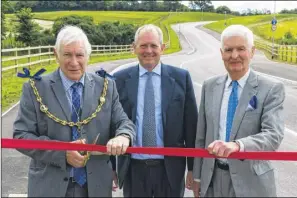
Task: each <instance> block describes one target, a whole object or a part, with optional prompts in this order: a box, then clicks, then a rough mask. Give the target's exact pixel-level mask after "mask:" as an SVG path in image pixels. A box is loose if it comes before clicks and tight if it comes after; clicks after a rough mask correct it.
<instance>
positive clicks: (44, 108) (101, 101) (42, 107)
mask: <svg viewBox="0 0 297 198" xmlns="http://www.w3.org/2000/svg"><path fill="white" fill-rule="evenodd" d="M29 82H30V85H31V87H32V89H33V92H34V94H35V96H36V100H37V101H38V102H39V103H40V111H41V112H43V113H45V114H46V115H47V116H48V117H49V118H51V119H52V120H54V121H55V122H57V123H59V124H61V125H64V126H66V125H68V126H70V127H73V126H77V128H78V129H80V127H81V126H82V125H86V124H88V123H89V122H90V121H91V120H92V119H94V118H95V117H96V116H97V113H99V112H100V110H101V108H102V106H103V104H104V103H105V97H106V93H107V86H108V80H107V79H106V78H105V79H104V85H103V90H102V93H101V96H100V98H99V105H98V106H97V108H96V110H95V111H94V112H93V113H92V114H91V115H90V116H89V117H88V118H86V119H84V120H82V121H78V122H67V121H66V120H62V119H60V118H58V117H56V116H55V115H54V114H52V113H51V112H50V111H49V110H48V107H47V106H46V105H45V104H44V103H43V102H42V98H41V97H40V95H39V92H38V90H37V88H36V86H35V81H34V80H33V79H30V80H29Z"/></svg>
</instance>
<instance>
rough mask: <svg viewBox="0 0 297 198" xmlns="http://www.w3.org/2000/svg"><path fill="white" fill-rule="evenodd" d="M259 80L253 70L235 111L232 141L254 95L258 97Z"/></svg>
mask: <svg viewBox="0 0 297 198" xmlns="http://www.w3.org/2000/svg"><path fill="white" fill-rule="evenodd" d="M257 87H258V78H257V75H256V74H255V72H254V71H252V70H251V72H250V75H249V77H248V79H247V82H246V84H245V86H244V88H243V90H242V93H241V97H240V99H239V101H238V106H237V108H236V111H235V115H234V120H233V125H232V131H231V136H230V141H232V140H234V138H235V136H236V134H237V132H238V129H239V126H240V124H241V122H242V119H243V116H244V114H245V112H246V108H247V106H248V103H249V101H250V99H251V98H252V96H253V95H256V94H257V92H258V90H257Z"/></svg>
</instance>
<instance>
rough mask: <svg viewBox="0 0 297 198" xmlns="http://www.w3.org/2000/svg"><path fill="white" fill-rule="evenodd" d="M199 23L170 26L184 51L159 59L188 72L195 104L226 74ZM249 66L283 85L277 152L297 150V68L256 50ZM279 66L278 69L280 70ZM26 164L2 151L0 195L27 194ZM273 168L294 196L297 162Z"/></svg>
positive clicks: (5, 133)
mask: <svg viewBox="0 0 297 198" xmlns="http://www.w3.org/2000/svg"><path fill="white" fill-rule="evenodd" d="M201 24H202V23H198V22H197V23H185V24H181V25H175V26H173V28H174V29H175V30H176V32H178V35H179V38H180V41H181V45H182V47H183V50H182V51H180V52H178V53H175V54H172V55H166V56H163V57H162V58H161V59H162V61H163V62H164V63H166V64H172V65H175V66H177V67H181V68H184V69H187V70H188V71H189V72H190V74H191V77H192V80H193V84H194V89H195V95H196V98H197V104H199V102H200V92H201V84H202V83H203V81H204V80H205V79H207V78H209V77H212V76H214V75H219V74H224V73H225V69H224V65H223V63H222V61H221V55H220V52H219V48H220V43H219V41H218V39H217V38H218V37H217V36H218V35H215V34H214V33H212V32H208V33H206V32H204V31H203V30H201V28H200V27H197V26H199V25H201ZM209 33H210V34H209ZM134 61H136V59H129V60H120V61H112V62H109V63H101V64H96V65H95V66H93V67H89V70H90V71H94V70H97V69H99V68H101V67H103V68H105V69H106V70H108V71H109V72H110V71H112V70H113V69H115V68H117V69H116V70H118V69H122V68H124V67H128V66H130V65H131V64H133V63H131V62H134ZM129 63H130V64H129ZM120 65H121V66H120ZM118 66H120V67H118ZM251 67H252V68H253V69H254V70H256V71H258V72H263V75H267V74H268V75H273V76H275V77H277V78H280V79H281V80H283V82H284V83H285V88H286V100H285V104H284V106H285V118H286V121H285V125H286V130H285V137H284V140H283V142H282V144H281V146H280V149H279V150H281V151H297V144H296V142H297V132H296V131H297V104H296V101H297V91H296V89H297V82H295V81H296V79H295V77H296V76H297V67H295V66H291V65H288V64H276V63H274V62H271V61H269V60H268V59H266V58H265V56H264V55H263V53H261V52H259V51H257V53H256V55H255V57H254V60H253V61H252V63H251ZM280 67H281V69H279V68H280ZM275 71H277V72H275ZM286 79H287V80H286ZM294 80H295V81H294ZM16 113H17V108H14V109H12V110H11V111H10V112H9V113H7V114H6V115H4V116H3V117H2V137H11V136H12V123H13V120H14V119H15V117H16ZM28 163H29V158H28V157H26V156H23V155H21V154H20V153H18V152H17V151H15V150H7V149H3V150H2V196H9V195H10V196H17V195H25V194H26V192H27V191H26V185H27V179H28V178H27V170H28ZM273 165H274V167H275V174H276V181H277V194H278V196H281V197H297V188H296V184H297V162H282V161H273ZM113 195H114V196H117V197H119V196H122V191H120V190H118V191H117V192H115V193H114V194H113ZM185 197H192V192H190V191H186V192H185Z"/></svg>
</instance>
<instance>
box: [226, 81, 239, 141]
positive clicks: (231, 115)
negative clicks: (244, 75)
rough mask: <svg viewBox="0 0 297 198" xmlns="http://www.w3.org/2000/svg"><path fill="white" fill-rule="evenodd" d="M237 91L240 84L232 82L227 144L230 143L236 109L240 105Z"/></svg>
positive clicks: (227, 123)
mask: <svg viewBox="0 0 297 198" xmlns="http://www.w3.org/2000/svg"><path fill="white" fill-rule="evenodd" d="M237 89H238V82H237V81H232V91H231V94H230V97H229V102H228V111H227V122H226V142H229V140H230V134H231V130H232V123H233V118H234V114H235V110H236V107H237V104H238V95H237Z"/></svg>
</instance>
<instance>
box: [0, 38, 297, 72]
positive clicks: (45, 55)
mask: <svg viewBox="0 0 297 198" xmlns="http://www.w3.org/2000/svg"><path fill="white" fill-rule="evenodd" d="M169 43H170V42H166V43H165V44H166V48H168V47H169ZM255 45H256V47H257V48H258V49H262V50H264V51H266V52H268V53H269V54H271V56H272V57H273V59H275V60H281V61H285V62H288V63H293V64H296V63H297V45H276V44H275V45H273V46H272V44H271V43H266V42H262V41H257V40H256V41H255ZM53 47H54V46H37V47H25V48H12V49H2V50H1V53H2V72H5V71H8V70H13V69H14V70H15V73H17V72H18V69H19V68H23V67H30V66H33V65H38V64H39V65H42V64H51V62H53V61H55V57H54V52H53ZM132 50H133V49H132V46H131V45H92V54H91V56H112V55H118V54H125V53H131V52H132Z"/></svg>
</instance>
